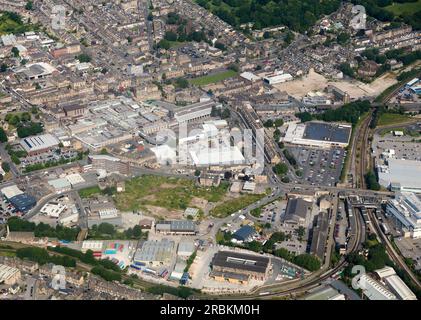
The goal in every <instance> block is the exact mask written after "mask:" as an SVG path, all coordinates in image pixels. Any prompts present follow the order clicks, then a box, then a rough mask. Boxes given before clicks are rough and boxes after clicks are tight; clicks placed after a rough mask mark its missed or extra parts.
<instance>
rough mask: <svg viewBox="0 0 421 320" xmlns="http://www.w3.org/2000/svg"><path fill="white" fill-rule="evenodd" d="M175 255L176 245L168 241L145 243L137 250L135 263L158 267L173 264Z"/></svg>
mask: <svg viewBox="0 0 421 320" xmlns="http://www.w3.org/2000/svg"><path fill="white" fill-rule="evenodd" d="M174 254H175V243H174V241H171V240H168V239H162V240H161V241H157V240H148V241H145V242H144V243H143V244H142V246H141V248H139V249H137V250H136V253H135V255H134V257H133V260H134V262H135V263H138V264H143V265H146V266H152V267H158V266H160V265H168V264H170V263H171V260H172V257H173V256H174Z"/></svg>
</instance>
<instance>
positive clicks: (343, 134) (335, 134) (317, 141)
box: [282, 121, 352, 148]
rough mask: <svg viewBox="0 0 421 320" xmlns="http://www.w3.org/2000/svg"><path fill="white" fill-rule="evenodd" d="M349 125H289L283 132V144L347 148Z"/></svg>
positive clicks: (312, 123) (313, 123) (322, 123)
mask: <svg viewBox="0 0 421 320" xmlns="http://www.w3.org/2000/svg"><path fill="white" fill-rule="evenodd" d="M351 130H352V127H351V125H348V124H342V123H324V122H316V121H312V122H306V123H300V124H297V123H291V124H290V125H289V126H288V129H287V131H286V132H285V137H283V138H282V141H283V142H287V143H292V144H299V145H306V146H312V147H319V148H330V147H334V146H337V147H342V148H345V147H346V146H348V143H349V139H350V137H351Z"/></svg>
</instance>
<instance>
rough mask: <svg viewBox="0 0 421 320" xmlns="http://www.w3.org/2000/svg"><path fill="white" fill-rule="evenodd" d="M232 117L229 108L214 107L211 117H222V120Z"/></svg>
mask: <svg viewBox="0 0 421 320" xmlns="http://www.w3.org/2000/svg"><path fill="white" fill-rule="evenodd" d="M230 116H231V111H230V109H228V108H224V109H220V108H216V107H212V111H211V117H220V118H221V119H228V118H229V117H230Z"/></svg>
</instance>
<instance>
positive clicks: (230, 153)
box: [189, 147, 245, 167]
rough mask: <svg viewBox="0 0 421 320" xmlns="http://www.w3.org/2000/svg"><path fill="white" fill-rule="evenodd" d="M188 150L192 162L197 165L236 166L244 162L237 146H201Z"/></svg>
mask: <svg viewBox="0 0 421 320" xmlns="http://www.w3.org/2000/svg"><path fill="white" fill-rule="evenodd" d="M189 152H190V157H191V159H192V162H193V164H194V165H195V166H197V167H208V166H236V165H241V164H244V163H245V158H244V156H243V154H242V153H241V151H240V149H239V148H238V147H222V148H203V149H202V150H189Z"/></svg>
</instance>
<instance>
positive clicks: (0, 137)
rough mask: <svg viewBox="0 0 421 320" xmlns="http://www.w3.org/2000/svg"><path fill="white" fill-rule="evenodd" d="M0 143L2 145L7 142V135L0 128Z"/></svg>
mask: <svg viewBox="0 0 421 320" xmlns="http://www.w3.org/2000/svg"><path fill="white" fill-rule="evenodd" d="M0 142H2V143H4V142H7V134H6V131H4V129H3V128H1V127H0Z"/></svg>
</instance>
